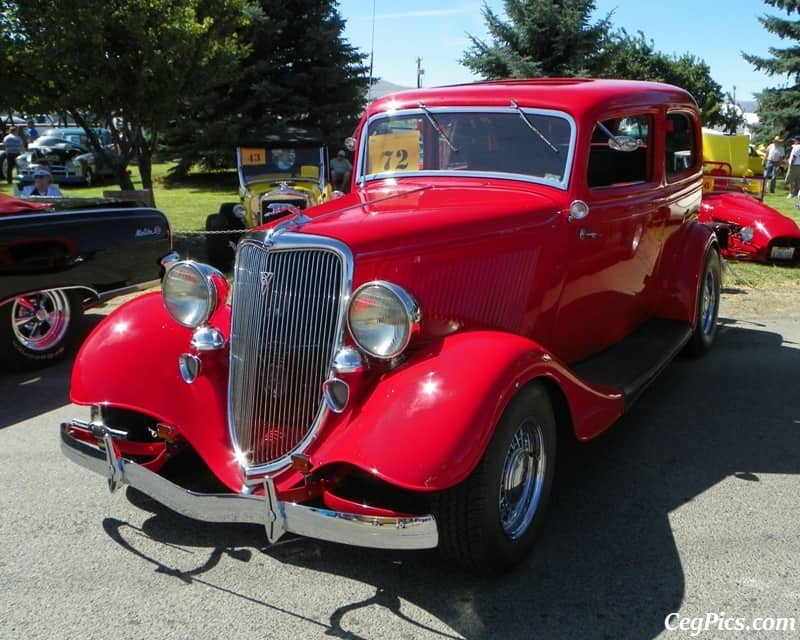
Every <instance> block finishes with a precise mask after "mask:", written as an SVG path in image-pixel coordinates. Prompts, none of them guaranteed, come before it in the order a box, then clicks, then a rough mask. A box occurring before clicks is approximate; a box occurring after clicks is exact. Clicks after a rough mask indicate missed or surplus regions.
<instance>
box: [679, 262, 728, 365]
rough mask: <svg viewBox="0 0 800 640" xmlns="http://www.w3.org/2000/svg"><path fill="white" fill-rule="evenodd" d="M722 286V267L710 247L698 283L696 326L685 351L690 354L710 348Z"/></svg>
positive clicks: (699, 353) (698, 354)
mask: <svg viewBox="0 0 800 640" xmlns="http://www.w3.org/2000/svg"><path fill="white" fill-rule="evenodd" d="M721 288H722V269H721V266H720V259H719V254H718V253H717V251H716V249H711V250H709V252H708V255H707V256H706V262H705V265H704V267H703V273H702V275H701V277H700V281H699V283H698V292H697V310H696V318H695V320H696V327H695V330H694V333H693V334H692V337H691V339H690V340H689V343H688V344H687V345H686V352H687V353H688V354H689V355H691V356H702V355H705V354H706V353H708V352H709V351H710V350H711V346H712V345H713V344H714V338H715V337H716V335H717V316H718V315H719V294H720V289H721Z"/></svg>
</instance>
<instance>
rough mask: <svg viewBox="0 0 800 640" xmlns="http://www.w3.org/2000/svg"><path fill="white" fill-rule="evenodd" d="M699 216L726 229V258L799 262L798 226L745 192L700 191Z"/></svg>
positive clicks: (799, 241)
mask: <svg viewBox="0 0 800 640" xmlns="http://www.w3.org/2000/svg"><path fill="white" fill-rule="evenodd" d="M717 182H718V181H717ZM699 219H700V220H701V221H702V222H706V223H708V224H712V225H716V226H717V227H718V228H719V227H722V228H724V229H726V230H727V232H728V241H727V246H726V247H724V248H723V249H722V255H723V257H725V258H728V259H729V260H746V261H750V262H770V263H773V264H782V265H797V264H800V227H798V226H797V223H796V222H795V221H794V220H792V219H791V218H789V217H788V216H785V215H783V214H782V213H780V212H779V211H776V210H775V209H773V208H772V207H770V206H769V205H766V204H764V203H763V202H762V201H761V200H760V199H757V198H754V197H753V196H752V195H750V194H748V193H743V192H738V193H737V192H736V191H729V190H719V191H714V192H711V193H704V194H703V203H702V206H701V207H700V218H699Z"/></svg>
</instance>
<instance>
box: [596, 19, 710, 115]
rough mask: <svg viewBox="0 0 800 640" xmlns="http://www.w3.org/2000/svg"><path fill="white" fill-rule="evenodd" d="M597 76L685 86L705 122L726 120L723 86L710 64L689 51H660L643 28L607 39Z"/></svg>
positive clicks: (620, 33)
mask: <svg viewBox="0 0 800 640" xmlns="http://www.w3.org/2000/svg"><path fill="white" fill-rule="evenodd" d="M597 75H598V76H599V77H604V78H626V79H629V80H650V81H654V82H666V83H669V84H674V85H675V86H678V87H682V88H683V89H686V90H687V91H688V92H689V93H691V94H692V95H693V96H694V99H695V100H696V101H697V104H698V105H699V106H700V110H701V111H702V113H703V124H704V125H706V126H714V125H716V124H721V123H722V114H721V112H720V105H721V104H722V102H723V99H724V96H723V93H722V87H720V85H719V84H718V83H717V82H715V81H714V79H713V78H712V77H711V69H710V68H709V66H708V65H707V64H706V63H705V62H703V61H702V60H699V59H697V58H696V57H695V56H693V55H691V54H689V53H684V54H682V55H679V56H675V55H667V54H665V53H662V52H660V51H656V49H655V47H654V45H653V41H652V40H648V39H647V38H646V36H645V35H644V33H642V32H641V31H639V32H637V34H636V35H630V34H629V33H628V32H627V31H625V29H619V30H617V31H615V32H614V33H612V34H611V36H610V37H609V38H608V40H607V43H606V47H605V50H604V52H603V63H602V67H601V69H599V71H598V73H597Z"/></svg>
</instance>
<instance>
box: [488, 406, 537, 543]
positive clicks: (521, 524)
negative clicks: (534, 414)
mask: <svg viewBox="0 0 800 640" xmlns="http://www.w3.org/2000/svg"><path fill="white" fill-rule="evenodd" d="M543 441H544V435H543V433H542V428H541V426H540V425H539V424H537V423H536V422H534V421H533V420H532V419H530V418H528V419H526V420H525V421H524V422H523V423H522V424H520V425H519V427H518V428H517V430H516V432H515V433H514V436H513V437H512V438H511V443H510V444H509V447H508V450H507V451H506V457H505V462H504V463H503V470H502V475H501V477H500V495H499V500H500V504H499V506H500V524H501V526H502V528H503V533H505V535H506V536H508V538H510V539H511V540H516V539H518V538H520V537H521V536H522V535H524V534H525V532H526V531H527V530H528V527H530V524H531V522H533V518H534V516H535V515H536V510H537V508H538V507H539V501H540V499H541V496H542V489H543V488H544V483H545V470H546V466H547V456H546V455H545V452H544V447H543V446H542V443H543Z"/></svg>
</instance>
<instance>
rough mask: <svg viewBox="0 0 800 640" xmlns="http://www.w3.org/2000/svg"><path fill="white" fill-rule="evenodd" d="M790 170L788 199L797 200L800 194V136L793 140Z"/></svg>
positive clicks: (788, 171) (787, 179)
mask: <svg viewBox="0 0 800 640" xmlns="http://www.w3.org/2000/svg"><path fill="white" fill-rule="evenodd" d="M788 164H789V168H788V169H787V171H786V184H788V185H789V195H788V196H786V197H787V198H796V197H797V194H798V192H800V136H795V137H794V138H792V150H791V151H789V160H788Z"/></svg>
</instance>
